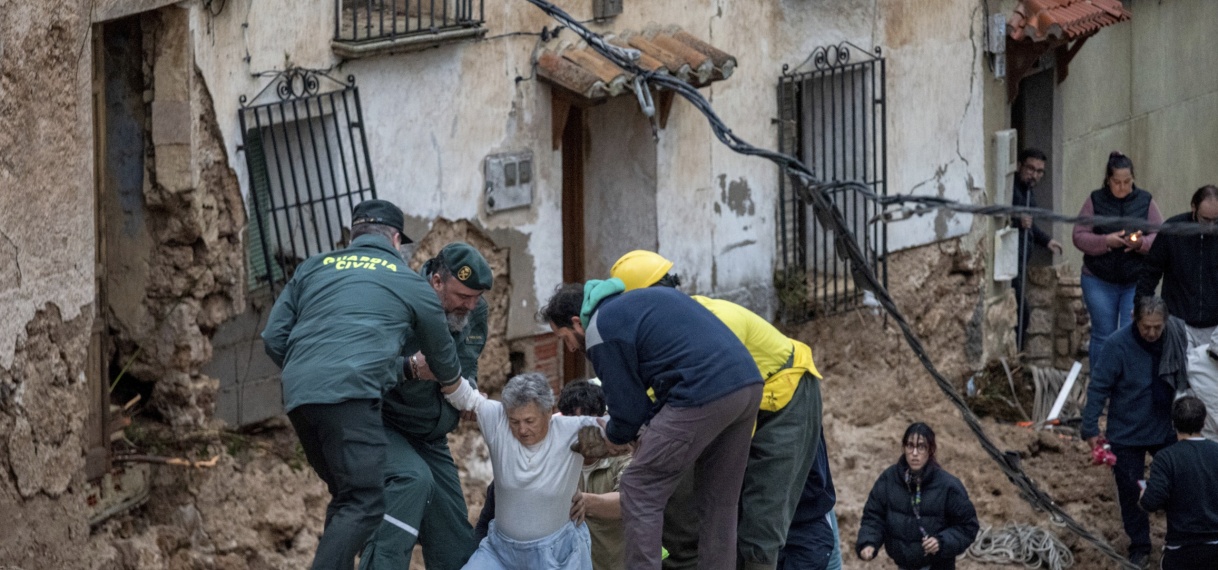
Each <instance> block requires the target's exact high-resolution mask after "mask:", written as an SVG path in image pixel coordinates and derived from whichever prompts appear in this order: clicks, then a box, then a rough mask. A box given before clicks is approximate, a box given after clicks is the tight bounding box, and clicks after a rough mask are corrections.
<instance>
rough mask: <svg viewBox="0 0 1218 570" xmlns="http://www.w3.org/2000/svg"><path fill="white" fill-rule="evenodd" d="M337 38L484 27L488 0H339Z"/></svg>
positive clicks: (392, 37)
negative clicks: (484, 15) (486, 0)
mask: <svg viewBox="0 0 1218 570" xmlns="http://www.w3.org/2000/svg"><path fill="white" fill-rule="evenodd" d="M334 6H335V10H334V41H335V42H341V43H353V44H358V43H364V42H376V41H383V40H395V39H398V38H405V37H410V36H418V35H428V34H442V33H445V32H452V31H460V30H463V29H470V28H481V27H482V24H483V22H484V20H483V14H484V13H485V0H335V3H334Z"/></svg>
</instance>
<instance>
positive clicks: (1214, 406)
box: [1188, 344, 1218, 441]
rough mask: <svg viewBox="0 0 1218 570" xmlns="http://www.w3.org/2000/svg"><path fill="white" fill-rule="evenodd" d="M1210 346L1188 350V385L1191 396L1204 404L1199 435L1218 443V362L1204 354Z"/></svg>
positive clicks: (1205, 345) (1204, 345)
mask: <svg viewBox="0 0 1218 570" xmlns="http://www.w3.org/2000/svg"><path fill="white" fill-rule="evenodd" d="M1210 346H1211V345H1210V344H1203V345H1201V346H1198V347H1195V348H1191V349H1189V351H1188V384H1189V387H1191V388H1192V389H1193V395H1195V396H1197V397H1198V398H1200V399H1201V402H1202V403H1204V404H1205V411H1206V413H1205V427H1204V428H1202V429H1201V435H1203V436H1205V438H1206V439H1209V440H1212V441H1218V362H1214V359H1212V358H1210V356H1209V354H1207V353H1206V350H1207V349H1209V347H1210Z"/></svg>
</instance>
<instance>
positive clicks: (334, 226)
mask: <svg viewBox="0 0 1218 570" xmlns="http://www.w3.org/2000/svg"><path fill="white" fill-rule="evenodd" d="M240 102H241V109H240V110H239V111H238V117H239V120H240V122H241V134H242V146H241V147H240V149H239V150H240V151H242V152H243V153H244V154H245V163H246V168H247V169H248V173H249V198H248V200H249V203H248V205H247V208H246V210H247V212H249V225H248V227H247V228H248V229H247V233H246V258H247V266H248V269H249V287H250V289H251V290H254V289H257V288H260V287H268V288H269V289H270V293H271V295H272V296H274V295H276V294H277V293H278V291H279V290H281V289H282V287H283V285H284V284H285V283H286V282H287V280H288V279H290V278H291V275H292V272H293V271H294V270H295V268H296V266H297V265H298V264H299V263H300V262H302V261H304V260H305V259H308V258H309V257H310V256H312V255H316V254H318V253H322V252H326V251H332V250H334V249H338V248H340V247H343V246H344V245H345V244H346V243H347V242H348V241H349V237H350V230H349V228H350V217H351V210H352V208H354V206H355V205H356V204H358V203H359V202H360V201H362V200H366V199H370V198H376V184H375V182H374V181H373V177H372V162H371V159H370V157H369V155H368V141H367V137H366V134H365V131H364V120H363V110H362V108H361V106H360V100H359V90H358V89H357V88H356V87H355V77H353V76H348V77H347V80H346V81H345V82H343V81H340V80H337V79H334V78H333V77H330V76H328V75H326V74H325V73H324V72H322V71H317V70H309V69H300V68H294V69H289V70H287V71H283V72H279V73H277V74H276V75H275V78H274V79H273V80H272V81H271V82H270V83H269V84H268V85H267V86H266V87H264V88H263V89H262V91H260V92H259V93H258V94H257V95H255V96H254V97H253V98H252V99H248V100H247V99H246V97H245V96H244V95H243V96H241V98H240Z"/></svg>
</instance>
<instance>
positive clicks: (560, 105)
mask: <svg viewBox="0 0 1218 570" xmlns="http://www.w3.org/2000/svg"><path fill="white" fill-rule="evenodd" d="M570 113H571V100H570V99H568V98H566V97H563V96H562V95H560V94H558V93H557V92H555V93H551V94H550V150H558V149H560V148H562V133H563V131H564V130H566V128H567V116H568V115H569V114H570Z"/></svg>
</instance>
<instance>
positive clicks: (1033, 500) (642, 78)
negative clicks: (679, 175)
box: [527, 0, 1209, 570]
mask: <svg viewBox="0 0 1218 570" xmlns="http://www.w3.org/2000/svg"><path fill="white" fill-rule="evenodd" d="M527 1H528V2H529V3H531V4H533V5H534V6H537V7H538V8H540V9H541V10H542V11H544V12H545V13H546V14H548V15H549V16H550V17H551V18H554V19H555V20H557V21H558V22H559V23H560V24H562V25H563V26H566V27H567V28H568V29H570V30H571V31H573V32H575V33H576V34H578V35H579V36H580V37H581V38H582V39H583V40H584V41H585V42H587V44H588V45H589V46H590V47H592V48H593V49H594V50H596V51H597V53H599V54H600V55H602V56H604V57H605V58H607V59H609V60H610V61H612V62H613V63H614V64H616V65H617V66H618V67H621V68H622V69H624V70H626V71H629V72H631V73H633V74H635V75H636V77H637V78H638V79H637V80H636V82H635V85H636V89H638V90H639V93H638V96H639V101H640V103H643V102H645V101H649V100H650V92H649V91H647V90H648V88H649V87H654V88H658V89H668V90H670V91H673V92H674V93H677V94H678V95H680V96H681V97H683V98H685V99H686V100H687V101H689V102H690V103H691V104H692V105H693V106H694V107H695V108H697V109H698V111H700V112H701V113H702V114H703V115H704V116H706V119H707V121H708V122H709V123H710V127H711V130H712V131H713V132H714V134H715V137H716V138H717V139H719V141H720V142H722V143H723V144H724V145H726V146H727V147H728V148H730V149H732V150H733V151H735V152H737V153H739V154H743V155H747V156H756V157H760V158H764V159H767V160H769V161H771V162H774V163H775V164H777V165H778V166H779V168H781V169H782V171H783V172H784V173H785V174H786V175H787V176H789V177H790V178H791V181H792V182H793V183H794V185H795V188H796V189H797V191H798V192H799V194H800V196H801V197H802V198H803V200H804V201H805V203H807V204H810V205H811V206H812V211H813V214H814V215H815V216H816V219H817V221H818V222H819V223H820V224H821V225H822V226H823V227H825V228H828V229H829V230H831V231H832V232H833V234H834V236H835V241H836V243H837V246H838V251H839V252H844V253H845V257H846V258H847V260H848V261H849V263H850V266H851V274H852V275H853V277H854V281H855V283H856V284H857V285H858V286H859V287H862V288H863V289H866V290H869V291H871V292H872V293H874V294H875V296H876V299H877V300H878V301H879V302H880V305H881V306H883V307H884V310H886V311H887V312H888V314H889V315H891V316H892V318H893V320H894V321H895V322H896V323H897V326H898V327H900V329H901V332H902V334H903V335H904V337H905V342H906V344H908V345H909V347H910V349H911V350H912V351H913V352H914V354H915V355H916V356H917V357H918V360H919V361H920V362H921V363H922V366H923V367H924V368H925V369H926V371H927V372H929V373H930V375H931V377H932V378H934V380H935V383H936V384H938V386H939V389H940V390H941V391H942V392H943V393H944V394H945V395H946V396H947V398H948V400H949V401H951V403H952V404H953V405H955V406H956V408H957V409H959V410H960V415H961V417H962V418H963V419H964V422H965V423H966V424H968V426H969V429H971V430H972V431H973V434H974V435H975V436H976V438H977V441H978V442H979V443H980V444H981V447H982V449H984V450H985V452H986V453H987V454H988V455H989V456H990V458H991V459H993V460H994V462H995V463H996V464H997V465H998V467H999V468H1000V469H1001V470H1002V472H1003V473H1004V474H1006V476H1007V478H1008V479H1009V480H1010V481H1011V483H1012V484H1014V485H1015V486H1016V487H1017V488H1018V489H1019V495H1020V496H1021V497H1023V499H1024V500H1025V501H1027V502H1028V503H1029V504H1031V505H1032V506H1033V507H1034V508H1036V509H1038V510H1042V511H1045V512H1047V513H1048V514H1049V516H1050V517H1051V519H1052V520H1053V521H1054V522H1056V523H1058V524H1061V525H1063V526H1065V527H1066V528H1068V529H1069V530H1070V531H1071V532H1073V533H1074V534H1076V535H1077V536H1079V537H1080V538H1082V539H1083V540H1086V541H1087V542H1090V543H1091V544H1092V545H1094V546H1095V547H1096V549H1098V550H1099V551H1100V552H1102V553H1103V554H1104V555H1105V556H1108V557H1109V558H1111V559H1112V560H1114V561H1116V562H1117V563H1118V564H1120V565H1121V567H1122V568H1126V569H1128V570H1137V566H1135V565H1134V564H1132V563H1131V562H1129V561H1128V560H1126V559H1125V558H1124V557H1122V556H1121V555H1120V554H1118V553H1117V551H1116V550H1115V549H1113V548H1112V546H1111V545H1109V544H1108V543H1107V542H1106V541H1104V540H1103V539H1101V538H1099V537H1097V536H1095V535H1094V534H1092V533H1091V532H1090V531H1088V530H1087V529H1086V528H1084V527H1083V526H1082V525H1080V524H1079V523H1078V522H1077V521H1075V520H1074V518H1073V517H1071V516H1070V515H1069V514H1067V513H1066V512H1065V511H1063V510H1062V509H1061V508H1060V507H1058V506H1057V504H1056V503H1054V502H1053V499H1052V498H1051V497H1050V496H1049V495H1048V494H1047V493H1045V492H1044V491H1042V490H1041V489H1040V487H1039V486H1038V485H1037V484H1036V483H1035V482H1034V481H1033V480H1032V478H1031V477H1029V476H1028V474H1027V473H1025V472H1024V470H1023V467H1022V466H1021V465H1020V463H1019V455H1018V454H1017V453H1004V452H1003V451H1001V450H1000V449H998V446H997V445H995V444H994V442H993V441H992V440H990V438H989V436H988V435H986V433H985V429H984V428H982V426H981V422H980V420H979V419H978V418H977V416H976V415H975V414H974V413H973V411H972V410H970V409H969V407H968V405H967V404H966V403H965V401H964V398H963V397H962V396H961V395H960V393H959V392H957V391H956V389H955V388H954V387H953V386H952V385H951V383H950V382H948V381H947V379H946V378H944V377H943V375H942V374H941V373H940V372H939V370H938V369H937V368H935V365H934V363H933V362H931V359H930V355H929V354H927V352H926V348H925V347H924V346H923V345H922V341H921V340H920V339H919V338H918V336H917V335H916V334H915V333H914V331H913V329H912V327H910V325H909V322H908V321H907V320H906V319H905V316H904V315H902V314H901V311H900V310H899V309H898V308H897V306H896V303H895V302H894V301H893V299H892V296H891V295H890V294H889V293H888V290H887V289H886V288H885V287H884V286H883V284H882V283H881V282H880V281H879V280H878V279H877V278H876V275H875V270H874V268H873V267H872V266H871V265H870V264H869V263H868V262H867V259H866V257H865V256H864V254H863V251H862V249H861V248H860V247H859V243H858V240H857V239H856V238H855V236H854V233H853V232H852V231H851V230H850V228H849V226H847V224H846V221H845V218H844V217H843V215H842V213H841V211H840V210H838V209H837V208H836V207H835V206H834V205H833V202H832V201H831V200H830V199H829V196H828V194H827V192H828V191H829V190H832V189H835V188H841V187H851V188H855V189H858V190H860V191H865V192H868V193H870V194H871V196H872V197H873V199H876V200H879V201H881V202H882V203H886V204H890V205H891V204H920V205H921V208H919V209H915V210H910V213H916V212H918V211H919V210H921V209H923V208H930V209H937V208H945V209H950V210H953V211H958V212H967V213H972V214H978V215H991V216H1002V217H1008V216H1011V215H1019V214H1032V215H1036V216H1039V217H1048V216H1047V215H1046V214H1052V212H1047V211H1043V210H1037V209H1030V208H1016V207H1008V206H970V205H966V204H959V203H956V202H952V201H950V200H944V199H941V198H931V197H923V196H890V197H880V196H875V194H874V192H872V191H871V189H870V188H868V187H867V186H866V185H864V184H862V183H859V182H855V181H847V182H832V183H825V182H822V181H820V180H817V178H816V176H815V174H814V173H813V172H812V170H811V169H809V168H808V167H807V166H805V165H804V164H803V163H802V162H800V161H799V160H798V159H796V158H795V157H793V156H790V155H787V154H783V153H779V152H775V151H772V150H768V149H763V148H758V147H756V146H753V145H751V144H749V143H748V142H747V141H745V140H743V139H741V138H740V137H738V136H736V135H735V134H734V133H732V131H731V129H729V128H728V127H727V125H726V124H724V122H723V121H722V119H720V118H719V116H718V115H717V114H716V113H715V110H714V108H712V107H711V104H710V102H709V101H707V100H706V98H705V97H703V96H702V94H701V93H699V92H698V90H697V89H696V88H694V87H693V86H692V85H690V84H688V83H686V82H684V81H681V80H680V79H678V78H676V77H672V76H670V75H662V74H655V73H652V72H650V71H648V70H646V69H643V68H642V67H640V66H639V65H638V61H639V57H640V53H639V51H638V50H635V49H630V48H623V47H620V46H616V45H613V44H610V43H609V42H606V41H605V40H604V38H602V37H601V36H599V35H597V34H595V33H593V32H592V31H590V30H588V29H587V28H585V27H584V26H583V25H582V24H580V23H579V22H578V21H576V20H575V19H574V18H572V17H571V16H570V15H568V14H567V13H566V12H564V11H563V10H562V9H561V8H558V7H557V6H555V5H553V4H551V3H549V2H547V1H546V0H527ZM648 111H651V112H654V108H648V106H646V105H645V103H644V112H645V113H646V112H648ZM648 114H649V117H650V116H651V114H650V113H648ZM926 211H929V210H926ZM1052 216H1053V217H1056V214H1052ZM1075 220H1078V219H1075ZM1086 220H1088V221H1090V222H1093V223H1098V224H1100V225H1104V224H1106V223H1108V222H1109V221H1112V219H1110V218H1087V219H1086ZM1117 220H1120V221H1121V222H1122V226H1121V227H1128V228H1129V229H1135V230H1136V229H1143V231H1149V230H1150V227H1149V226H1133V225H1128V226H1126V225H1124V223H1129V224H1133V223H1135V222H1136V220H1133V219H1127V218H1117ZM1141 222H1143V223H1144V222H1145V220H1141ZM1155 227H1158V226H1155ZM1163 228H1168V231H1171V232H1176V231H1181V232H1182V233H1183V232H1184V231H1190V232H1197V233H1201V232H1199V231H1197V230H1195V229H1187V228H1186V225H1176V224H1173V225H1171V226H1170V227H1169V226H1168V225H1166V224H1165V225H1164V226H1163ZM1205 231H1209V230H1208V229H1207V230H1205Z"/></svg>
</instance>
